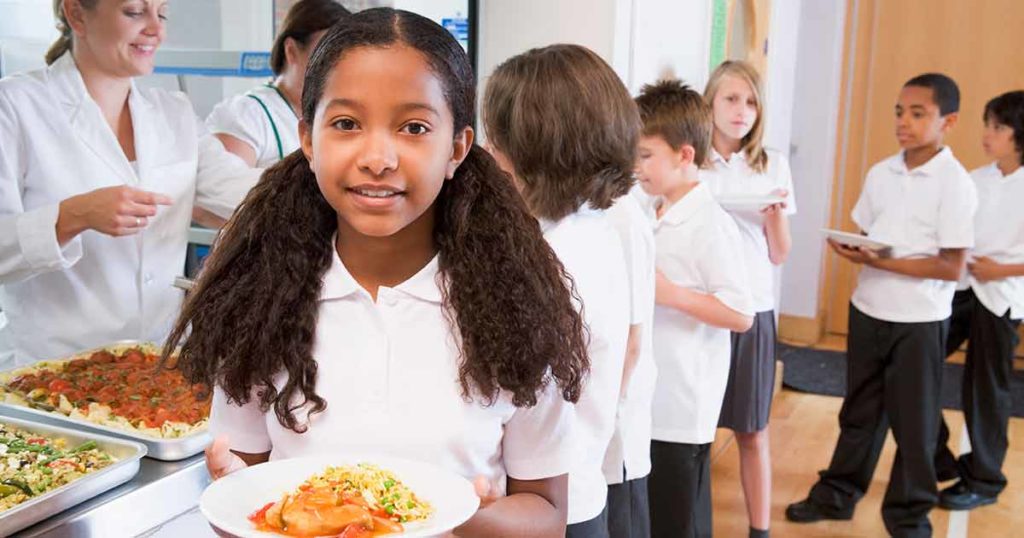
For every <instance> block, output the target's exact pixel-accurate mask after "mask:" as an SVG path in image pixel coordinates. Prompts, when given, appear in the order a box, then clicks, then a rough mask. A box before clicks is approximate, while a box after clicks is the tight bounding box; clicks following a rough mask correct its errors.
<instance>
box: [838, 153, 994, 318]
mask: <svg viewBox="0 0 1024 538" xmlns="http://www.w3.org/2000/svg"><path fill="white" fill-rule="evenodd" d="M977 206H978V198H977V192H976V191H975V187H974V181H972V180H971V177H970V176H969V175H968V174H967V171H966V170H964V167H963V166H961V165H960V162H959V161H957V160H956V158H955V157H954V156H953V152H952V151H951V150H950V149H949V148H948V147H946V148H943V149H942V151H940V152H939V153H938V154H937V155H936V156H935V157H932V158H931V160H929V161H928V162H926V163H925V164H923V165H921V166H918V167H917V168H915V169H913V170H907V165H906V163H905V162H904V160H903V152H902V151H901V152H900V153H898V154H896V155H894V156H892V157H889V158H888V159H885V160H884V161H882V162H880V163H878V164H876V165H874V166H872V167H871V170H869V171H868V175H867V178H865V180H864V186H863V188H862V190H861V194H860V198H859V199H858V200H857V204H856V205H855V206H854V208H853V212H852V217H853V221H854V222H855V223H856V224H857V226H859V227H860V229H861V230H862V231H863V232H864V233H866V234H867V236H868V237H870V238H871V239H875V240H878V241H881V242H883V243H887V244H889V245H892V253H891V255H892V257H894V258H923V257H928V256H937V255H938V254H939V250H940V249H944V248H951V249H955V248H971V247H972V246H973V245H974V213H975V209H976V208H977ZM956 285H957V283H956V282H951V281H946V280H936V279H930V278H915V277H910V276H904V275H899V274H896V273H893V272H891V271H883V270H881V269H875V268H873V267H868V266H866V265H865V266H863V267H862V268H861V270H860V274H859V275H858V278H857V288H856V289H855V290H854V292H853V297H851V299H850V301H851V302H852V303H853V305H854V306H855V307H857V309H858V310H860V311H861V312H863V313H865V314H867V315H868V316H871V317H873V318H876V319H880V320H883V321H892V322H897V323H917V322H929V321H940V320H943V319H946V318H948V317H949V315H950V313H951V311H952V310H951V306H950V305H951V303H952V301H953V293H954V292H955V291H956Z"/></svg>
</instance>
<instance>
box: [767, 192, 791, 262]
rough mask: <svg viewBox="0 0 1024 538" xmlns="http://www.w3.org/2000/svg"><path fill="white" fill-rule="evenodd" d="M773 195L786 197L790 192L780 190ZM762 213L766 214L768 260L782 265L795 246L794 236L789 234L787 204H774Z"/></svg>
mask: <svg viewBox="0 0 1024 538" xmlns="http://www.w3.org/2000/svg"><path fill="white" fill-rule="evenodd" d="M773 194H777V195H779V196H782V197H785V196H787V195H788V194H789V191H787V190H785V189H779V190H777V191H775V192H774V193H773ZM761 213H762V214H764V235H765V237H766V238H767V239H768V259H769V260H770V261H771V262H772V264H773V265H782V264H783V263H785V261H786V258H787V257H788V256H789V251H790V249H791V248H792V246H793V236H792V235H791V234H790V233H789V216H787V215H786V202H781V203H778V204H772V205H770V206H768V207H766V208H764V209H763V210H762V211H761Z"/></svg>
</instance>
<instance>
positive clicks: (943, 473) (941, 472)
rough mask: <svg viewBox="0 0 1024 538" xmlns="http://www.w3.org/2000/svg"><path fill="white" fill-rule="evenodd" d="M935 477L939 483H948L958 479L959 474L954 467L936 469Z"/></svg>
mask: <svg viewBox="0 0 1024 538" xmlns="http://www.w3.org/2000/svg"><path fill="white" fill-rule="evenodd" d="M935 475H936V477H937V478H938V479H939V482H948V481H950V480H956V479H958V478H960V472H959V471H957V469H956V466H948V467H936V468H935Z"/></svg>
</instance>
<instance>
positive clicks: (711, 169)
mask: <svg viewBox="0 0 1024 538" xmlns="http://www.w3.org/2000/svg"><path fill="white" fill-rule="evenodd" d="M765 152H766V153H767V154H768V166H767V167H766V168H765V171H764V172H763V173H762V172H756V171H754V169H753V168H751V167H750V164H749V163H748V162H747V158H746V155H745V154H744V153H743V152H741V151H740V152H736V153H733V154H732V156H731V157H729V159H728V160H727V159H725V158H724V157H722V156H721V155H720V154H719V153H718V152H717V151H715V150H714V149H712V150H711V164H710V165H709V166H708V167H707V168H706V169H702V170H701V171H700V180H701V183H703V184H705V185H707V186H708V188H709V189H710V190H711V193H712V194H713V195H714V197H715V198H728V197H730V196H767V195H769V194H771V193H772V192H773V191H775V190H778V189H785V190H786V191H787V192H788V193H789V194H787V195H786V210H785V211H784V213H785V214H786V215H793V214H795V213H796V198H795V197H794V194H793V174H792V172H791V171H790V169H789V161H788V160H787V159H786V157H785V155H783V154H782V153H780V152H778V151H775V150H772V149H766V150H765ZM729 214H730V215H732V217H733V218H734V219H735V220H736V225H737V226H738V227H739V231H740V237H741V238H742V243H741V246H742V249H743V257H744V260H745V261H746V265H747V271H748V272H749V273H750V294H751V299H752V300H753V304H754V310H756V311H757V312H765V311H768V310H774V309H775V291H774V290H775V288H774V286H775V277H774V275H775V271H774V268H773V266H772V263H771V260H770V259H769V258H768V238H767V237H766V236H765V232H764V215H762V214H761V212H760V211H757V210H755V209H750V210H744V211H730V212H729Z"/></svg>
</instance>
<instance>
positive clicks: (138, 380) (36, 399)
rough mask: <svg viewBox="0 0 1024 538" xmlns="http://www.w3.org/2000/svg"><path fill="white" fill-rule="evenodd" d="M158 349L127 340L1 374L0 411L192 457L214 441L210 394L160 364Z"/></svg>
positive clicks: (158, 453)
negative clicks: (136, 441)
mask: <svg viewBox="0 0 1024 538" xmlns="http://www.w3.org/2000/svg"><path fill="white" fill-rule="evenodd" d="M159 353H160V350H159V348H158V347H157V346H156V345H155V344H151V343H147V342H136V341H126V342H118V343H114V344H111V345H108V346H104V347H102V348H97V349H92V350H89V351H84V352H81V353H77V354H75V355H72V356H70V357H67V358H64V359H60V360H50V361H40V362H37V363H35V364H33V365H31V366H27V367H22V368H16V369H13V370H9V371H6V372H0V410H2V412H3V413H4V414H7V415H11V416H17V417H20V418H27V419H31V420H43V421H46V422H50V423H53V424H59V425H61V426H73V427H82V428H86V429H89V430H92V431H96V432H100V433H104V434H109V435H116V436H121V437H127V438H129V439H133V440H138V441H141V442H142V443H144V444H145V445H146V447H147V448H148V449H149V455H150V456H151V457H154V458H157V459H162V460H178V459H183V458H186V457H188V456H191V455H193V454H196V453H198V452H202V450H203V448H204V447H205V446H206V445H207V444H209V441H210V438H209V434H208V433H207V423H208V421H209V415H210V403H211V391H210V390H209V389H208V388H206V387H204V386H200V385H192V384H190V383H188V381H187V380H186V379H185V378H184V376H183V375H182V374H181V372H179V371H178V370H175V369H169V368H159Z"/></svg>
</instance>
